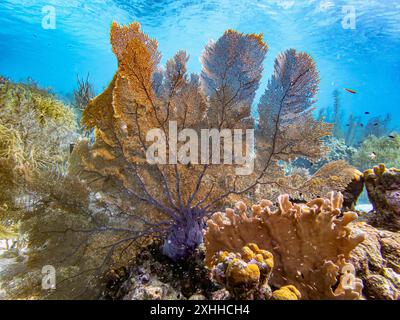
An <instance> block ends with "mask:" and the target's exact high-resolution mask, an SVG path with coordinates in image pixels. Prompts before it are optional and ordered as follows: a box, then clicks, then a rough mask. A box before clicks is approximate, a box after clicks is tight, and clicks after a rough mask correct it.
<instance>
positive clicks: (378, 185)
mask: <svg viewBox="0 0 400 320" xmlns="http://www.w3.org/2000/svg"><path fill="white" fill-rule="evenodd" d="M364 182H365V186H366V189H367V192H368V198H369V200H370V202H371V203H372V205H373V206H374V209H375V211H376V214H375V215H373V216H371V219H370V220H369V223H370V224H371V225H373V226H376V227H381V228H384V229H388V230H392V231H399V230H400V170H399V169H395V168H392V169H387V168H386V167H385V166H384V165H383V164H381V165H379V166H376V167H374V168H373V169H371V170H367V171H365V173H364Z"/></svg>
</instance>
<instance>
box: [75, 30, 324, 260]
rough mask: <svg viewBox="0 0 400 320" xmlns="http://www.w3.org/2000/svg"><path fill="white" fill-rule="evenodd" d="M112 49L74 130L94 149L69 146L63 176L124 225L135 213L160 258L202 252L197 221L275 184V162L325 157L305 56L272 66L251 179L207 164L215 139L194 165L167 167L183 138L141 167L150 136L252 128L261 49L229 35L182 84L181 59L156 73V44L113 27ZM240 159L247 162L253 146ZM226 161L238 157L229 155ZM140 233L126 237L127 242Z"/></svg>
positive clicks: (258, 39) (247, 38)
mask: <svg viewBox="0 0 400 320" xmlns="http://www.w3.org/2000/svg"><path fill="white" fill-rule="evenodd" d="M111 44H112V47H113V51H114V53H115V55H116V56H117V59H118V71H117V73H116V74H115V76H114V79H113V80H112V82H111V83H110V85H109V87H108V88H107V89H106V90H105V91H104V92H103V93H102V94H101V95H99V96H98V97H96V98H95V99H93V100H92V101H91V102H90V103H89V105H88V106H87V108H86V109H85V110H84V112H83V119H82V123H83V125H84V126H85V127H86V129H88V130H91V129H95V137H96V140H95V143H94V144H93V145H90V144H89V143H88V142H87V141H83V142H82V143H81V144H80V145H78V146H76V148H75V152H74V155H73V161H72V165H71V173H78V174H80V175H81V177H82V178H83V179H85V180H86V181H88V183H89V184H90V185H91V188H92V190H93V191H98V190H101V191H103V193H104V194H106V196H105V197H106V198H107V199H108V200H110V201H112V202H113V203H112V205H113V206H114V207H115V206H117V207H118V210H120V209H121V204H123V206H124V208H123V211H125V212H126V213H127V214H131V215H132V219H136V220H138V218H137V217H138V216H139V214H138V208H143V210H142V211H145V212H146V213H148V215H147V216H146V217H141V219H140V221H141V224H142V226H143V227H144V230H146V231H145V232H144V233H145V234H155V235H158V236H161V237H163V238H164V239H166V241H165V244H164V253H165V254H166V255H168V256H169V257H171V258H173V259H175V260H176V259H180V258H183V257H185V256H187V255H188V253H189V252H190V251H191V250H193V249H194V248H195V247H196V246H197V245H198V244H200V243H202V242H203V232H202V230H203V227H204V219H203V218H204V217H205V216H206V215H208V214H211V213H212V212H214V211H215V210H216V208H219V207H220V206H221V205H222V204H223V203H224V202H227V201H229V200H232V199H234V198H235V197H239V196H246V195H250V194H251V193H252V192H254V189H255V188H256V187H257V186H258V185H259V184H260V183H265V184H266V183H269V181H270V180H275V179H276V177H277V176H278V171H279V173H281V172H282V170H279V168H280V167H279V166H278V165H277V163H278V161H288V160H290V159H293V158H294V157H297V156H303V157H306V158H312V159H314V158H317V157H319V156H321V155H322V154H323V153H324V152H325V150H324V148H323V147H322V137H324V136H326V135H328V134H329V132H330V126H329V125H327V124H325V123H323V122H321V121H315V120H314V119H313V118H312V115H311V111H312V105H313V103H314V96H315V94H316V92H317V88H318V81H319V79H318V72H317V70H316V66H315V63H314V61H313V60H312V58H311V57H310V56H309V55H308V54H306V53H299V52H297V51H296V50H288V51H287V52H285V53H283V54H281V55H280V56H279V57H278V59H277V61H276V66H275V73H274V76H273V78H272V80H271V81H270V83H269V86H268V88H267V90H266V92H265V94H264V96H263V98H262V100H261V102H260V106H259V110H260V127H259V130H258V134H257V140H258V141H259V143H257V145H256V150H255V151H256V153H257V159H259V161H258V162H257V171H256V172H253V171H252V170H250V171H251V172H249V173H246V175H238V174H236V170H237V169H238V168H239V169H243V163H241V164H238V163H236V162H235V163H233V162H232V161H231V162H229V161H227V162H228V163H224V164H222V165H221V164H220V163H216V162H215V161H214V157H215V156H216V155H221V156H222V155H223V156H224V159H225V157H226V156H227V155H226V154H225V143H226V141H225V139H220V138H221V136H220V137H219V141H212V145H213V152H212V153H207V154H205V155H204V153H203V152H201V153H202V160H203V161H202V162H201V163H199V161H198V160H196V159H195V160H193V158H191V159H190V160H188V161H187V162H185V163H180V162H178V161H175V160H177V159H178V158H179V159H180V155H182V154H181V153H180V151H179V150H180V148H181V147H184V151H185V152H184V153H185V154H187V151H188V149H190V153H192V151H193V150H192V148H191V147H190V148H189V147H188V145H187V143H189V142H190V141H191V140H190V139H191V136H190V135H188V136H186V137H181V138H179V141H178V143H177V144H174V143H171V142H170V141H169V139H168V140H166V141H165V144H163V143H159V144H160V145H162V146H161V148H162V150H163V152H160V153H158V152H157V155H156V156H153V157H152V158H151V161H149V157H148V155H149V151H151V150H152V148H153V147H154V146H153V145H152V142H150V141H147V139H146V136H147V133H148V132H149V131H150V130H151V129H157V130H158V131H157V132H159V133H160V137H161V138H162V137H170V136H171V135H174V130H173V129H174V128H176V129H178V130H185V129H192V130H194V131H195V133H196V134H197V136H201V134H202V129H214V130H217V131H221V130H224V129H230V130H232V131H233V130H238V129H252V128H254V123H253V122H254V121H253V119H252V117H251V105H252V103H253V100H254V97H255V93H256V90H257V89H258V87H259V83H260V79H261V74H262V70H263V67H262V62H263V60H264V58H265V55H266V53H267V50H268V47H267V44H266V43H265V42H264V41H263V37H262V35H256V34H242V33H239V32H236V31H233V30H228V31H226V32H225V33H224V34H223V35H222V37H221V38H220V39H218V40H217V41H216V42H210V43H209V44H208V45H207V47H206V48H205V50H204V53H203V55H202V57H201V61H202V72H201V75H200V76H197V75H193V74H192V75H190V76H189V75H188V74H187V68H186V63H187V61H188V56H187V54H186V53H185V52H183V51H180V52H178V53H177V54H176V55H175V56H174V57H173V58H172V59H170V60H168V62H167V64H166V67H165V68H164V69H162V68H160V67H159V66H158V64H159V62H160V53H159V52H158V49H157V41H155V40H154V39H151V38H149V37H148V36H147V35H145V34H144V33H143V32H142V31H141V29H140V25H139V24H138V23H133V24H130V25H129V26H119V25H118V24H116V23H113V25H112V27H111ZM171 123H173V124H176V127H173V126H172V125H171ZM221 132H222V131H221ZM233 132H234V131H233ZM191 133H193V131H191ZM225 133H226V132H225ZM221 135H222V133H221ZM235 135H236V138H238V137H239V135H238V134H234V136H235ZM229 137H230V139H231V140H232V137H233V136H232V135H231V136H229ZM161 138H160V139H161ZM188 138H189V141H187V139H188ZM240 138H242V135H240ZM206 139H207V137H206ZM208 139H210V137H208ZM222 140H224V142H222ZM222 143H224V146H222ZM214 147H215V148H216V149H215V150H214ZM185 148H186V149H185ZM243 149H246V150H242V149H241V150H240V151H245V153H247V154H248V155H249V158H250V155H251V153H252V151H253V150H254V148H253V145H252V143H251V142H250V143H247V144H246V147H245V148H243ZM222 151H224V152H222ZM198 152H199V150H195V151H194V153H195V154H198ZM203 156H204V158H203ZM231 156H232V154H231ZM227 158H228V160H229V155H228V156H227ZM231 158H232V157H231ZM234 158H235V160H236V159H239V158H243V156H242V154H240V155H239V152H236V151H235V152H234ZM251 158H252V155H251ZM167 159H168V161H167ZM171 159H172V162H171ZM174 159H175V160H174ZM250 160H251V159H250ZM217 162H218V161H217ZM167 163H169V164H167ZM271 184H272V183H271ZM113 199H114V200H113ZM154 216H157V217H158V219H154ZM142 232H143V230H137V229H136V230H132V234H138V235H139V234H142ZM129 238H131V237H129Z"/></svg>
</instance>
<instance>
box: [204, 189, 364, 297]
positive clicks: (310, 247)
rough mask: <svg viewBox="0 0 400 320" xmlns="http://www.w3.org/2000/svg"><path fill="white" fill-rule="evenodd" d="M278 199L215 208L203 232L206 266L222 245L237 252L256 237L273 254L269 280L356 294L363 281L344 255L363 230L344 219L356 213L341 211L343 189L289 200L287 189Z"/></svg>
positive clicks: (318, 293)
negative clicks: (355, 230)
mask: <svg viewBox="0 0 400 320" xmlns="http://www.w3.org/2000/svg"><path fill="white" fill-rule="evenodd" d="M278 202H279V207H278V209H277V210H276V211H274V212H273V211H271V208H270V207H271V206H272V202H270V201H268V200H263V201H261V203H260V204H259V205H254V206H253V207H252V215H248V214H247V213H246V211H247V207H246V205H245V204H244V203H242V202H240V203H238V204H237V205H236V213H235V211H234V210H233V209H227V210H226V213H225V214H223V213H220V212H218V213H215V214H214V215H213V216H212V219H210V220H209V221H208V228H207V230H206V233H205V246H206V263H207V264H208V265H209V266H211V265H212V259H213V256H214V254H215V253H217V252H219V251H221V250H225V251H228V252H238V251H240V250H241V249H242V248H243V247H244V246H245V245H246V244H248V243H255V244H257V245H258V246H259V247H260V248H263V249H265V250H268V251H269V252H271V253H272V254H273V256H274V260H275V261H274V264H275V266H274V270H273V273H272V275H271V277H270V281H269V283H270V285H271V286H273V287H275V288H281V287H283V286H285V285H288V284H290V285H294V286H295V287H296V288H297V289H298V290H299V291H300V294H301V296H302V298H303V299H359V298H360V296H361V290H362V282H361V280H359V279H357V278H355V276H354V274H353V273H352V274H350V275H348V274H347V273H348V272H349V270H350V271H351V270H354V268H352V265H350V264H349V263H348V262H346V259H347V258H348V257H349V254H350V252H351V251H352V250H353V249H354V248H355V247H356V246H357V245H358V244H359V243H361V242H362V241H363V240H364V238H365V236H364V235H363V234H358V235H356V236H353V235H352V231H351V228H350V227H349V226H348V225H349V223H350V222H351V221H353V220H355V219H356V218H357V214H356V213H354V212H345V213H343V214H342V213H341V208H342V205H343V196H342V194H341V193H334V192H332V193H331V194H330V199H316V200H313V201H311V202H309V203H307V204H306V205H293V204H292V203H291V202H290V201H289V196H288V195H282V196H280V197H279V198H278ZM350 273H351V272H350ZM349 277H350V278H349ZM349 279H351V285H349V282H348V280H349Z"/></svg>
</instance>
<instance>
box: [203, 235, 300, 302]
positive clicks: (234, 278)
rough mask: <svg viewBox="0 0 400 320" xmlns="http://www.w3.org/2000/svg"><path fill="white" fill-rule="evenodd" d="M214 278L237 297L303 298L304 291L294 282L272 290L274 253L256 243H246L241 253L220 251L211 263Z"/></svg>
mask: <svg viewBox="0 0 400 320" xmlns="http://www.w3.org/2000/svg"><path fill="white" fill-rule="evenodd" d="M211 265H212V275H213V279H214V280H216V281H217V282H218V283H220V284H222V285H223V286H224V287H225V288H226V289H227V290H228V292H229V293H230V296H231V297H232V298H234V299H236V300H269V299H275V300H299V299H300V298H301V294H300V292H299V291H298V290H297V289H296V288H295V287H294V286H292V285H288V286H284V287H282V288H280V289H279V290H275V291H274V292H272V290H271V288H270V286H269V284H268V281H269V277H270V276H271V273H272V270H273V268H274V257H273V256H272V254H271V253H270V252H268V251H265V250H261V249H260V248H259V247H258V246H257V245H256V244H254V243H249V244H248V245H246V246H244V247H243V248H242V250H241V253H234V252H230V253H229V252H227V251H223V252H222V251H220V252H218V253H217V254H216V255H215V256H214V258H213V261H212V263H211Z"/></svg>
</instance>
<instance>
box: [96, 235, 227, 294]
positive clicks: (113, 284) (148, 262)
mask: <svg viewBox="0 0 400 320" xmlns="http://www.w3.org/2000/svg"><path fill="white" fill-rule="evenodd" d="M204 256H205V255H204V251H202V249H196V250H194V251H193V253H192V254H191V255H190V256H189V257H188V258H187V259H184V260H181V261H178V262H173V261H172V260H171V259H169V258H168V257H166V256H165V255H163V254H162V248H161V243H160V242H154V243H152V244H150V245H149V246H147V247H145V248H143V249H142V250H141V252H140V253H139V254H138V256H137V257H136V259H135V260H134V261H133V262H132V264H131V265H130V266H128V267H122V268H119V269H112V270H110V271H109V272H108V273H107V274H106V276H105V290H104V291H103V293H102V295H101V297H100V299H105V300H122V299H124V300H126V299H129V300H131V299H158V298H159V299H189V298H192V299H194V297H201V298H202V299H211V294H212V292H214V291H216V290H218V289H220V288H219V287H217V285H216V284H215V283H213V282H212V281H211V280H210V278H209V271H208V270H207V269H206V267H205V265H204ZM197 299H200V298H197Z"/></svg>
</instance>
